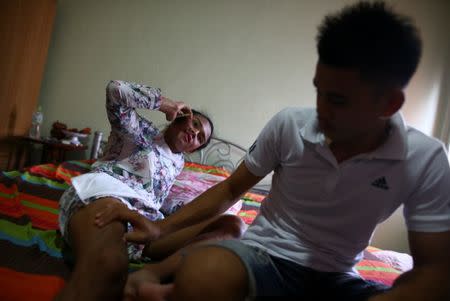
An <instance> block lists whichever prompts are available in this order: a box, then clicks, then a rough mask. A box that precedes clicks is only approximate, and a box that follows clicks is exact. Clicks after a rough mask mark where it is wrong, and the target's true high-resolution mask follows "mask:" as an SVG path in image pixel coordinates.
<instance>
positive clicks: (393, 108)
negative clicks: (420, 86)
mask: <svg viewBox="0 0 450 301" xmlns="http://www.w3.org/2000/svg"><path fill="white" fill-rule="evenodd" d="M386 97H387V100H386V101H387V102H386V105H385V109H384V111H383V113H382V114H381V116H380V117H381V118H386V119H387V118H389V117H391V116H392V115H394V114H395V113H397V112H398V110H400V108H401V107H402V106H403V103H404V102H405V94H404V93H403V90H401V89H392V90H391V91H390V92H389V94H388V95H387V96H386Z"/></svg>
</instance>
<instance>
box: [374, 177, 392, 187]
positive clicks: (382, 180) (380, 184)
mask: <svg viewBox="0 0 450 301" xmlns="http://www.w3.org/2000/svg"><path fill="white" fill-rule="evenodd" d="M372 186H375V187H377V188H381V189H384V190H388V189H389V186H388V184H387V181H386V178H385V177H381V178H378V179H376V180H375V181H373V182H372Z"/></svg>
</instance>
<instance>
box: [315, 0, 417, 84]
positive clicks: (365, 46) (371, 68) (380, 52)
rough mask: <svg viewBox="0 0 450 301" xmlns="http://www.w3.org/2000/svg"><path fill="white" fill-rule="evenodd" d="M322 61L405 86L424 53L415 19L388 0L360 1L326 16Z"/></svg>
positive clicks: (322, 30) (320, 40)
mask: <svg viewBox="0 0 450 301" xmlns="http://www.w3.org/2000/svg"><path fill="white" fill-rule="evenodd" d="M316 39H317V51H318V54H319V62H320V63H322V64H325V65H329V66H332V67H337V68H355V69H357V70H359V71H360V72H361V76H362V78H363V79H366V80H370V81H374V82H376V83H380V84H388V85H395V86H399V87H401V88H403V87H405V86H406V85H407V84H408V82H409V80H410V79H411V77H412V76H413V74H414V72H415V71H416V69H417V65H418V63H419V60H420V56H421V54H422V42H421V39H420V36H419V33H418V30H417V28H416V27H415V25H414V24H413V21H412V20H411V19H410V18H408V17H406V16H402V15H399V14H397V13H395V12H394V11H393V10H392V9H391V8H389V7H387V6H386V4H385V3H384V2H380V1H377V2H358V3H356V4H354V5H350V6H347V7H345V8H344V9H342V10H341V11H340V12H338V13H337V14H332V15H328V16H327V17H325V19H324V21H323V22H322V24H321V25H320V26H319V32H318V35H317V38H316Z"/></svg>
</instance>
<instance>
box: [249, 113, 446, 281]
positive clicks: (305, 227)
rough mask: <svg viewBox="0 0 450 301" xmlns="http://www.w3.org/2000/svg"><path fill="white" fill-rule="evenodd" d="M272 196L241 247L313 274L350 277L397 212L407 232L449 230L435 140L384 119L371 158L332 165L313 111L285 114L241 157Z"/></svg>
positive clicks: (442, 162) (441, 153)
mask: <svg viewBox="0 0 450 301" xmlns="http://www.w3.org/2000/svg"><path fill="white" fill-rule="evenodd" d="M245 164H246V166H247V168H248V169H249V170H250V171H251V172H252V173H253V174H255V175H257V176H264V175H266V174H268V173H269V172H271V171H272V170H274V176H273V178H272V188H271V191H270V193H269V196H268V197H267V199H266V200H265V201H263V203H262V205H261V210H260V214H259V215H258V216H257V217H256V219H255V221H254V222H253V224H252V225H251V226H250V227H249V229H248V230H247V232H246V233H245V235H244V238H243V241H244V242H245V243H247V244H249V245H254V246H257V247H260V248H262V249H265V250H267V251H268V252H269V254H271V255H274V256H278V257H281V258H284V259H287V260H291V261H294V262H296V263H298V264H301V265H303V266H307V267H311V268H313V269H316V270H320V271H339V272H346V271H352V268H353V266H354V265H355V264H356V263H357V262H358V261H359V260H360V259H361V256H362V251H363V250H364V249H365V248H366V246H367V245H368V244H369V241H370V238H371V236H372V233H373V231H374V229H375V227H376V226H377V225H378V224H379V223H381V222H383V221H384V220H385V219H387V218H388V217H389V216H390V215H391V214H392V213H393V212H394V211H395V210H396V209H397V208H398V207H399V206H400V205H401V204H404V216H405V219H406V224H407V227H408V229H409V230H413V231H423V232H439V231H446V230H450V167H449V161H448V158H447V155H446V153H445V149H444V147H443V145H442V143H440V142H439V141H438V140H436V139H433V138H430V137H428V136H426V135H425V134H423V133H421V132H419V131H418V130H416V129H413V128H411V127H407V126H405V124H404V121H403V119H402V117H401V115H400V113H398V114H396V115H394V116H393V117H392V118H391V130H390V134H389V137H388V138H387V140H386V142H385V143H384V144H383V145H382V146H381V147H379V148H378V149H377V150H375V151H373V152H371V153H366V154H362V155H358V156H355V157H353V158H351V159H349V160H347V161H344V162H342V163H341V164H337V162H336V160H335V158H334V156H333V155H332V153H331V151H330V149H329V148H328V145H327V144H326V143H325V139H324V136H323V134H322V133H320V132H319V131H318V127H317V118H316V112H315V110H313V109H306V110H305V109H297V108H288V109H285V110H283V111H281V112H280V113H278V114H277V115H275V116H274V117H273V118H272V120H270V121H269V122H268V124H267V125H266V126H265V127H264V129H263V130H262V132H261V133H260V135H259V136H258V138H257V140H256V142H255V144H254V145H253V146H252V147H251V148H250V149H249V151H248V152H247V155H246V157H245Z"/></svg>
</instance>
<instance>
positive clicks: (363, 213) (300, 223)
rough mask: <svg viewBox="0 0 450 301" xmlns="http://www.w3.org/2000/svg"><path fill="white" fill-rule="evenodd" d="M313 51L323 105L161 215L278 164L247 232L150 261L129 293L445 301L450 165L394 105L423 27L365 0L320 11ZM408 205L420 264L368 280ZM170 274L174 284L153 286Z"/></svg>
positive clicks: (180, 219) (232, 194) (208, 211)
mask: <svg viewBox="0 0 450 301" xmlns="http://www.w3.org/2000/svg"><path fill="white" fill-rule="evenodd" d="M317 49H318V55H319V60H318V63H317V66H316V70H315V75H314V79H313V84H314V86H315V87H316V89H317V108H316V109H315V110H305V109H297V108H288V109H285V110H282V111H281V112H280V113H278V114H277V115H275V117H273V118H272V120H270V121H269V122H268V124H267V125H266V126H265V127H264V129H263V130H262V132H261V134H260V135H259V136H258V138H257V140H256V142H255V143H254V144H253V145H252V146H251V147H250V149H249V150H248V152H247V155H246V157H245V160H244V163H243V164H241V165H240V166H239V168H238V169H237V170H236V171H235V172H234V173H233V174H232V175H231V176H230V177H229V178H228V179H226V180H225V181H224V182H222V183H220V184H218V185H216V186H215V187H213V188H211V189H209V190H208V191H206V192H205V193H204V194H202V195H201V196H200V197H198V198H197V199H196V200H194V201H193V202H192V203H190V204H188V205H187V206H185V207H184V208H182V209H181V210H180V211H178V212H177V213H175V214H174V215H172V216H170V217H169V218H167V219H165V220H163V221H161V222H160V223H157V224H156V226H157V227H158V229H160V231H161V233H165V232H171V231H174V230H176V229H180V228H182V227H185V226H187V225H190V224H192V223H196V222H199V221H201V220H203V219H207V218H211V217H212V216H216V215H217V214H220V213H221V212H224V211H225V210H226V208H228V207H230V206H231V205H232V204H233V203H234V202H235V201H236V200H237V199H238V197H239V196H240V195H241V194H242V193H244V192H245V191H247V190H248V189H249V188H250V187H252V186H253V185H255V184H256V183H258V181H260V180H261V179H262V178H263V177H264V176H265V175H266V174H268V173H269V172H270V171H275V173H274V176H273V180H272V187H271V191H270V193H269V196H268V197H267V198H266V200H265V201H263V203H262V206H261V210H260V213H259V215H258V216H257V217H256V219H255V221H254V222H253V224H252V225H251V226H250V227H249V228H248V230H247V231H246V233H245V234H244V236H243V238H242V239H241V240H225V241H221V242H217V243H209V244H206V245H203V246H197V247H191V248H190V249H186V251H184V252H183V251H182V252H179V253H178V254H175V255H173V256H171V257H169V258H168V259H166V260H164V261H162V262H161V263H159V264H155V265H148V266H146V267H144V268H143V269H141V270H140V271H138V272H137V273H136V274H134V275H133V274H132V275H130V277H129V280H128V282H127V286H126V289H125V296H126V297H129V299H130V300H131V299H139V300H162V299H167V300H215V301H219V300H227V301H228V300H244V299H245V298H246V297H248V296H250V297H252V296H296V297H297V300H371V301H376V300H377V301H381V300H399V301H400V300H401V301H403V300H423V301H425V300H427V301H429V300H436V301H437V300H450V285H449V284H450V257H449V254H450V167H449V161H448V158H447V154H446V151H445V149H444V147H443V145H442V143H440V142H438V141H437V140H435V139H433V138H430V137H427V136H426V135H424V134H423V133H421V132H419V131H418V130H416V129H414V128H411V127H408V126H406V125H405V123H404V120H403V118H402V116H401V114H400V112H399V109H400V108H401V107H402V105H403V103H404V98H405V94H404V92H403V90H404V88H405V87H406V85H407V83H408V81H409V80H410V78H411V77H412V75H413V73H414V72H415V70H416V67H417V65H418V63H419V59H420V56H421V41H420V38H419V36H418V33H417V30H416V29H415V27H414V25H413V24H412V22H411V20H410V19H408V18H406V17H403V16H400V15H398V14H397V13H395V12H393V11H392V10H391V9H390V8H388V7H386V5H384V4H383V3H378V2H363V3H357V4H354V5H352V6H349V7H346V8H345V9H344V10H342V11H340V12H339V13H337V14H333V15H330V16H328V17H327V18H325V19H324V21H323V23H322V24H321V26H320V27H319V33H318V36H317ZM401 205H403V206H404V217H405V219H406V225H407V227H408V230H409V232H408V237H409V243H410V249H411V254H412V256H413V259H414V268H413V269H412V270H411V271H409V272H407V273H405V274H403V275H402V276H401V277H399V279H398V280H397V281H396V282H395V284H394V286H393V287H392V288H390V287H386V286H384V285H381V284H377V283H373V282H369V281H365V280H363V279H361V278H360V277H359V276H358V275H357V274H356V272H355V271H354V270H353V267H354V265H355V264H356V263H357V262H358V261H359V260H360V259H361V256H362V252H363V250H364V249H365V248H366V247H367V246H368V244H369V241H370V238H371V236H372V233H373V231H374V229H375V228H376V226H377V225H378V224H379V223H381V222H382V221H384V220H386V219H387V218H388V217H389V216H390V215H391V214H392V213H393V212H394V211H395V210H396V209H397V208H398V207H399V206H401ZM125 215H126V214H125V213H124V211H122V213H121V212H117V213H116V214H108V215H105V216H101V217H100V220H101V222H108V221H109V220H110V219H113V220H116V219H125V220H127V218H126V217H125ZM130 221H131V222H132V223H137V224H143V222H142V220H141V219H140V218H138V217H136V218H135V219H132V220H130ZM147 227H148V229H152V227H155V225H154V224H150V223H147ZM142 229H143V230H144V231H142V232H139V233H140V234H141V235H142V237H144V236H146V234H145V233H146V232H149V230H148V229H145V227H142ZM171 274H173V275H174V283H173V284H163V285H161V284H159V280H160V279H161V278H163V277H166V276H169V275H171ZM152 281H153V283H152Z"/></svg>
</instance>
